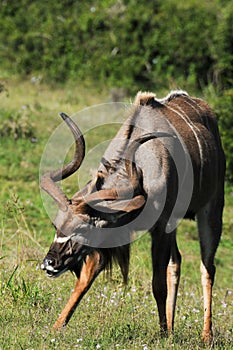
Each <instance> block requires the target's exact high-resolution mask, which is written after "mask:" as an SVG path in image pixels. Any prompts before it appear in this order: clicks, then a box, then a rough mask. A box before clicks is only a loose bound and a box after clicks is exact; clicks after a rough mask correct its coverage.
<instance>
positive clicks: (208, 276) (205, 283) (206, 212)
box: [197, 200, 223, 343]
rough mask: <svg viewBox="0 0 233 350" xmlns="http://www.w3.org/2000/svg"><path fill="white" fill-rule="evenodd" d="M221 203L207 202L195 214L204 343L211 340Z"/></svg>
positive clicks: (220, 227)
mask: <svg viewBox="0 0 233 350" xmlns="http://www.w3.org/2000/svg"><path fill="white" fill-rule="evenodd" d="M222 204H223V203H222V201H221V200H220V201H212V202H209V203H208V204H207V205H206V206H205V207H204V208H202V209H201V210H200V211H199V212H198V214H197V223H198V231H199V237H200V247H201V282H202V288H203V297H204V327H203V333H202V338H203V340H204V342H205V343H209V342H211V340H212V288H213V284H214V276H215V266H214V256H215V253H216V250H217V247H218V244H219V240H220V237H221V232H222V208H223V205H222Z"/></svg>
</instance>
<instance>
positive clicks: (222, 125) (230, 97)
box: [214, 89, 233, 183]
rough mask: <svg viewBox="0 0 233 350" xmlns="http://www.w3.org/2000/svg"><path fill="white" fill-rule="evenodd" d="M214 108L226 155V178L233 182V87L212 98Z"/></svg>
mask: <svg viewBox="0 0 233 350" xmlns="http://www.w3.org/2000/svg"><path fill="white" fill-rule="evenodd" d="M214 106H215V107H214V109H215V112H216V115H217V118H218V124H219V129H220V133H221V136H222V143H223V148H224V151H225V155H226V163H227V169H226V178H227V180H228V181H229V182H231V183H232V182H233V118H232V116H233V89H230V90H225V91H224V93H223V94H222V96H220V97H219V98H217V99H215V100H214Z"/></svg>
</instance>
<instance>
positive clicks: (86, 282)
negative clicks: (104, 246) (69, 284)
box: [53, 252, 101, 329]
mask: <svg viewBox="0 0 233 350" xmlns="http://www.w3.org/2000/svg"><path fill="white" fill-rule="evenodd" d="M100 271H101V269H100V254H99V253H98V252H94V253H93V254H92V255H88V256H87V257H86V261H85V263H83V267H82V270H81V273H80V277H79V279H78V281H77V282H76V285H75V288H74V290H73V292H72V294H71V296H70V299H69V301H68V303H67V304H66V306H65V308H64V309H63V311H62V313H61V314H60V316H59V317H58V319H57V321H56V322H55V323H54V325H53V329H60V328H62V327H64V326H65V325H66V324H67V323H68V322H69V320H70V318H71V316H72V315H73V313H74V311H75V309H76V307H77V305H78V304H79V302H80V301H81V299H82V298H83V296H84V295H85V294H86V292H87V291H88V289H89V288H90V286H91V284H92V283H93V281H94V280H95V278H96V277H97V276H98V274H99V273H100Z"/></svg>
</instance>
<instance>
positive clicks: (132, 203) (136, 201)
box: [94, 195, 146, 213]
mask: <svg viewBox="0 0 233 350" xmlns="http://www.w3.org/2000/svg"><path fill="white" fill-rule="evenodd" d="M145 202H146V200H145V197H144V196H142V195H139V196H135V197H134V198H132V199H122V200H117V199H116V200H114V201H111V202H109V201H101V202H99V203H96V204H95V205H94V208H95V209H96V210H100V211H104V212H105V213H112V212H113V211H123V212H126V213H129V212H131V211H133V210H136V209H140V208H141V207H142V206H143V205H144V204H145Z"/></svg>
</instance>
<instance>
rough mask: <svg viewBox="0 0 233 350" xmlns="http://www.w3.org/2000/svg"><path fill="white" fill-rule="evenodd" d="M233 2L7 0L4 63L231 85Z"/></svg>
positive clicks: (1, 13) (146, 80)
mask: <svg viewBox="0 0 233 350" xmlns="http://www.w3.org/2000/svg"><path fill="white" fill-rule="evenodd" d="M232 7H233V6H232V2H229V3H228V2H225V1H220V0H214V1H212V2H210V1H207V0H206V1H202V2H200V1H198V0H188V1H186V2H179V1H175V0H165V1H162V0H156V1H153V2H148V1H145V0H144V1H142V0H141V1H136V0H128V1H127V0H115V1H114V0H104V1H100V2H94V1H90V0H88V1H74V0H73V1H72V0H64V1H62V2H58V1H55V0H52V1H50V2H47V1H45V0H41V1H40V2H39V1H35V0H34V1H32V0H21V1H18V2H15V1H12V2H7V1H1V2H0V21H1V32H0V43H1V44H0V49H1V50H0V62H1V67H0V68H1V69H11V70H12V69H13V70H14V71H15V72H17V73H21V74H37V73H38V72H40V73H41V72H42V73H43V76H44V79H46V80H48V81H51V80H52V81H60V82H63V81H64V80H67V79H75V80H82V81H83V80H84V79H91V80H92V81H98V84H108V85H111V86H121V87H122V86H123V87H125V88H127V89H129V90H131V91H136V90H138V89H139V88H145V86H146V88H147V89H148V88H152V89H154V90H159V89H160V88H162V87H165V88H167V86H169V85H171V84H172V82H173V81H175V82H176V83H175V84H177V83H179V84H182V85H185V84H187V83H188V84H191V85H192V86H195V87H196V88H198V87H200V86H202V85H205V84H207V83H210V82H212V81H213V82H214V83H216V84H218V85H222V86H223V85H224V87H225V86H226V87H229V86H230V85H231V83H232V39H233V38H232V30H231V25H232V18H233V10H232ZM12 67H13V68H12ZM185 82H186V83H185Z"/></svg>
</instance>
